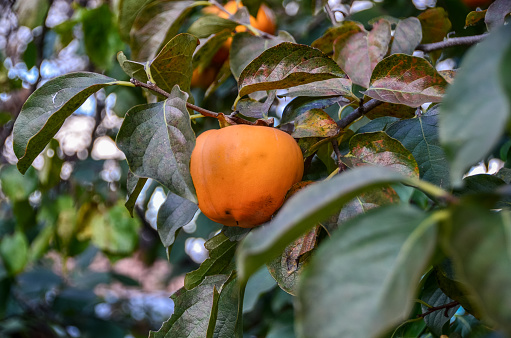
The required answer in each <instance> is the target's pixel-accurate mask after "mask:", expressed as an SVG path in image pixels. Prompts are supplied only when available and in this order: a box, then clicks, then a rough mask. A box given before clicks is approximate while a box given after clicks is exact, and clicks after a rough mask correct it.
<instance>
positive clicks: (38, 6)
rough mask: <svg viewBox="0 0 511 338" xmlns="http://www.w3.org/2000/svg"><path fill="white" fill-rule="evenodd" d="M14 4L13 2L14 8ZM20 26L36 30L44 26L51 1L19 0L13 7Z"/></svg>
mask: <svg viewBox="0 0 511 338" xmlns="http://www.w3.org/2000/svg"><path fill="white" fill-rule="evenodd" d="M12 4H13V2H11V6H12ZM13 9H14V11H15V12H16V14H17V19H18V22H19V25H20V26H26V27H28V28H30V29H34V28H36V27H37V26H42V25H44V20H45V18H46V15H47V14H48V10H49V9H50V1H49V0H18V1H16V4H15V5H14V7H13Z"/></svg>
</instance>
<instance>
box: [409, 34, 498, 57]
mask: <svg viewBox="0 0 511 338" xmlns="http://www.w3.org/2000/svg"><path fill="white" fill-rule="evenodd" d="M486 36H488V33H485V34H481V35H473V36H460V37H457V38H451V39H447V40H444V41H440V42H434V43H427V44H421V45H418V46H417V47H416V48H415V49H416V50H421V51H423V52H425V53H429V52H433V51H435V50H439V49H444V48H449V47H455V46H471V45H473V44H476V43H478V42H480V41H481V40H483V39H484V38H485V37H486Z"/></svg>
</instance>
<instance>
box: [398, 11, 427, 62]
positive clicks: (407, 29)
mask: <svg viewBox="0 0 511 338" xmlns="http://www.w3.org/2000/svg"><path fill="white" fill-rule="evenodd" d="M421 40H422V28H421V22H420V21H419V19H417V18H416V17H410V18H407V19H404V20H401V21H399V23H398V24H397V26H396V30H395V32H394V40H392V46H391V48H390V54H398V53H403V54H409V55H412V54H413V51H414V50H415V47H417V45H418V44H419V43H420V42H421Z"/></svg>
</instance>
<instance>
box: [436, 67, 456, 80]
mask: <svg viewBox="0 0 511 338" xmlns="http://www.w3.org/2000/svg"><path fill="white" fill-rule="evenodd" d="M438 74H440V75H442V77H443V78H444V79H445V81H447V83H448V84H451V83H453V81H454V77H455V76H456V70H454V69H447V70H440V71H438Z"/></svg>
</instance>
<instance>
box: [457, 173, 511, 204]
mask: <svg viewBox="0 0 511 338" xmlns="http://www.w3.org/2000/svg"><path fill="white" fill-rule="evenodd" d="M505 185H506V182H504V181H503V180H502V179H500V178H499V177H496V176H493V175H487V174H480V175H472V176H467V177H465V178H464V179H463V187H462V188H460V189H456V190H455V191H454V193H455V194H456V195H462V196H464V195H470V196H472V197H475V198H478V197H479V198H481V199H482V200H483V201H484V203H489V206H491V207H494V208H509V207H510V206H511V197H510V196H509V195H503V196H499V195H498V189H499V187H503V186H505ZM491 195H494V196H491ZM497 201H498V202H497ZM493 203H495V204H493Z"/></svg>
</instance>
